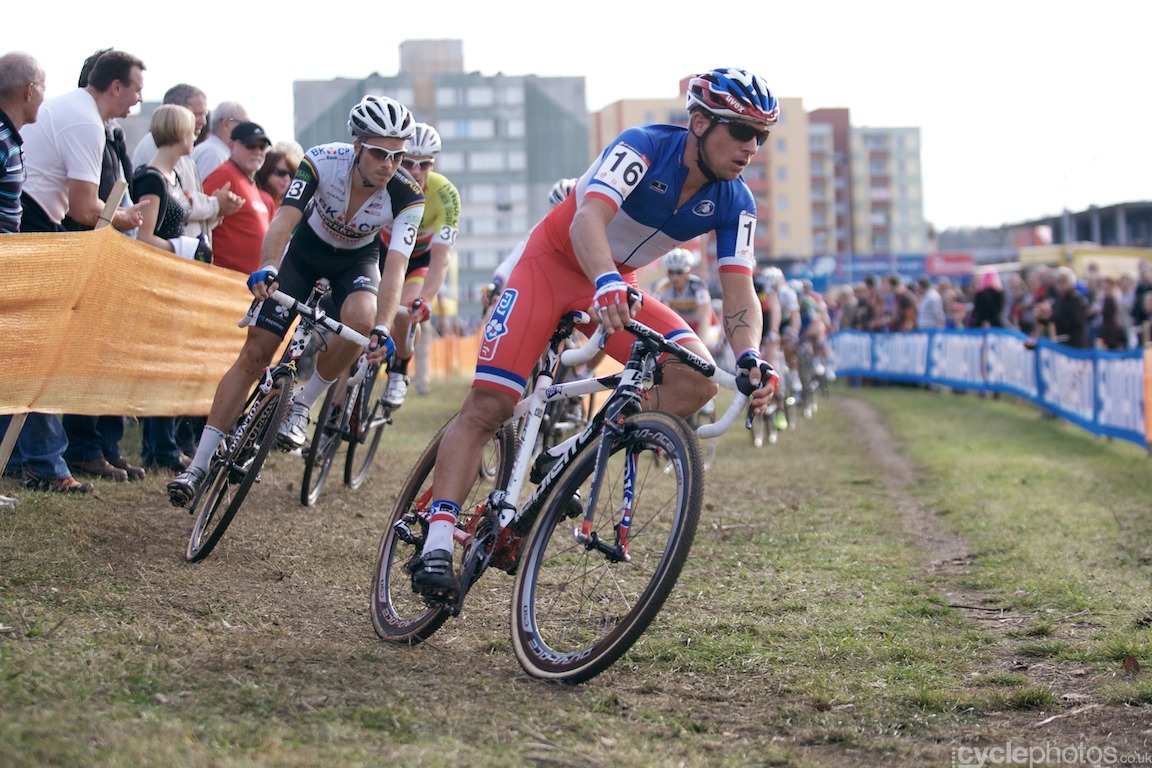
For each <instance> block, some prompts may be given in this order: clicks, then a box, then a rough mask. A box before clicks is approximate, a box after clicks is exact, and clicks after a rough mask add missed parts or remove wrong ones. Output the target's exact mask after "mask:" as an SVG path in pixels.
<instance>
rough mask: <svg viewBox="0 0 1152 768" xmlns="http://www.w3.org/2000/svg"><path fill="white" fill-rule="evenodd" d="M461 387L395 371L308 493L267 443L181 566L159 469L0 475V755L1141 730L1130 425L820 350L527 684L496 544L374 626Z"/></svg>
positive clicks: (829, 760) (1088, 751) (587, 747)
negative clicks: (415, 636) (43, 480)
mask: <svg viewBox="0 0 1152 768" xmlns="http://www.w3.org/2000/svg"><path fill="white" fill-rule="evenodd" d="M464 391H465V384H464V383H463V382H455V383H452V384H448V385H442V386H441V387H440V388H439V389H437V390H436V393H435V396H432V397H417V396H415V395H413V396H412V397H410V398H409V400H408V403H407V404H406V405H405V406H404V408H403V409H402V410H401V411H400V412H399V413H398V414H397V418H396V424H395V425H393V426H392V427H390V428H389V430H390V431H389V432H388V433H387V434H386V436H385V442H386V446H385V450H384V451H383V452H382V454H381V455H380V456H379V457H378V458H377V472H376V474H375V475H374V476H373V477H372V478H370V480H369V482H368V483H367V484H366V486H365V487H364V488H362V489H361V490H360V491H358V492H355V493H353V492H349V491H347V490H346V489H344V488H342V487H341V486H339V485H330V486H329V487H328V488H327V489H326V490H325V493H324V495H323V496H322V497H321V500H320V502H319V504H318V506H317V507H315V508H313V509H306V508H304V507H301V506H300V505H299V503H298V498H297V497H298V495H299V482H300V476H301V474H302V466H301V462H300V460H299V459H298V458H295V457H292V456H288V455H275V456H274V457H273V458H272V460H271V461H270V462H269V464H268V465H267V468H266V469H265V471H264V472H263V482H262V483H261V484H260V485H259V486H257V487H256V489H255V490H254V491H253V494H252V496H251V497H250V500H249V502H248V504H247V505H246V506H245V508H244V509H243V510H242V511H241V513H240V515H239V516H238V517H237V519H236V521H235V522H234V523H233V525H232V527H231V528H230V529H229V531H228V534H227V535H226V536H225V538H224V540H223V541H222V543H221V544H220V545H219V546H218V547H217V549H216V551H215V552H213V554H212V555H211V556H210V557H209V558H208V559H207V560H206V561H204V562H202V563H199V564H195V565H191V564H188V563H185V562H184V560H183V552H184V547H185V544H186V541H187V536H188V532H189V528H190V525H191V520H190V518H189V517H188V515H187V513H185V512H184V511H182V510H177V509H175V508H173V507H171V506H169V505H168V503H167V499H166V496H165V495H164V492H163V483H164V480H165V478H159V477H150V478H148V479H147V480H145V481H144V482H142V483H135V484H125V485H108V484H104V485H101V486H99V489H98V494H97V495H96V498H87V499H82V498H62V497H58V496H47V495H43V494H27V493H21V492H18V489H17V487H16V484H15V482H14V481H12V480H10V479H8V480H3V481H0V493H3V494H7V495H19V497H20V500H19V504H18V505H17V507H16V508H15V509H13V510H0V699H2V702H3V703H2V709H0V712H2V715H0V766H45V765H52V766H55V765H59V766H93V765H99V766H154V765H166V766H345V765H348V766H359V765H363V766H375V765H384V764H417V765H422V766H458V765H468V766H521V765H536V766H909V767H911V766H936V765H939V766H948V765H964V764H972V765H975V764H977V760H979V759H981V757H982V758H983V762H984V764H995V762H994V760H995V759H996V757H997V756H1000V757H1001V758H1003V757H1004V754H1003V752H996V751H995V750H996V749H997V748H1004V747H1006V746H1007V745H1009V744H1010V745H1013V746H1015V747H1017V748H1026V749H1028V750H1031V752H1030V753H1029V755H1027V756H1031V757H1035V756H1036V755H1038V754H1039V755H1041V756H1042V757H1044V759H1045V760H1047V763H1045V762H1044V760H1035V759H1034V760H1033V762H1034V763H1035V764H1052V765H1057V764H1059V765H1068V764H1073V765H1080V764H1083V765H1088V764H1091V762H1090V760H1088V758H1091V757H1093V756H1096V755H1097V754H1098V755H1101V756H1103V757H1102V758H1101V760H1100V761H1098V762H1102V763H1103V762H1105V761H1106V758H1107V756H1108V755H1109V754H1111V755H1114V756H1116V761H1115V762H1119V760H1120V757H1123V756H1128V757H1129V759H1128V761H1127V762H1128V763H1129V764H1131V763H1136V762H1137V760H1138V758H1141V757H1142V758H1143V760H1144V762H1145V763H1148V762H1152V707H1150V705H1152V678H1150V676H1149V673H1148V672H1146V671H1143V669H1142V668H1143V667H1146V666H1147V665H1148V664H1152V585H1150V583H1149V575H1150V573H1152V571H1150V565H1152V544H1150V543H1149V542H1150V541H1152V515H1150V514H1149V499H1150V498H1152V474H1150V473H1149V459H1148V457H1147V456H1146V454H1145V453H1144V451H1143V450H1142V449H1139V448H1137V447H1135V446H1132V445H1128V444H1125V443H1119V442H1110V441H1106V440H1102V439H1100V438H1096V437H1093V436H1091V435H1088V434H1086V433H1084V432H1083V431H1082V430H1079V429H1077V428H1075V427H1072V426H1070V425H1068V424H1065V423H1062V422H1059V421H1050V420H1044V419H1041V418H1040V417H1039V414H1038V413H1037V412H1036V411H1035V410H1034V409H1033V408H1031V407H1030V406H1028V405H1026V404H1022V403H1019V402H1014V401H1009V400H989V399H981V398H978V397H974V396H971V395H953V394H938V393H930V392H926V391H924V390H919V389H913V388H905V387H891V388H875V389H873V388H865V389H859V388H857V389H850V388H848V387H846V386H843V385H842V383H837V384H836V385H835V388H834V390H833V397H832V398H831V399H829V400H826V401H824V402H823V403H822V404H821V407H820V409H819V412H818V413H817V414H816V416H815V418H813V419H811V420H804V421H802V422H801V423H799V424H798V425H797V428H796V429H795V430H793V431H789V432H788V433H786V434H784V435H782V436H781V439H780V442H779V443H778V444H777V445H774V446H767V447H765V448H762V449H756V448H753V447H752V443H751V440H750V438H749V437H748V435H747V434H746V433H744V432H743V430H742V429H740V428H739V427H738V428H736V429H734V430H733V431H732V432H731V433H729V434H728V435H725V436H724V437H723V438H721V439H720V441H719V447H718V453H717V458H716V461H715V463H714V465H713V467H712V468H711V469H710V470H709V472H708V478H707V488H706V509H705V513H704V516H703V519H702V522H701V526H700V530H699V532H698V534H697V538H696V543H695V545H694V547H693V553H692V557H691V558H690V561H689V565H688V567H687V568H686V569H685V571H684V573H683V574H682V576H681V579H680V582H679V584H678V585H677V588H676V590H675V592H674V593H673V596H672V598H671V599H670V600H669V602H668V604H667V605H666V606H665V608H664V610H663V611H662V613H661V615H660V616H659V617H658V618H657V620H656V621H655V622H654V624H653V625H652V627H651V628H650V629H649V630H648V632H647V633H646V634H645V636H644V637H643V638H642V640H641V641H640V642H639V643H638V644H637V645H636V646H635V647H633V649H632V650H631V651H630V652H629V653H627V654H626V655H625V656H624V658H623V659H622V660H621V661H619V662H617V664H616V665H615V666H613V667H612V668H611V669H609V670H608V671H607V672H606V673H604V674H603V675H601V676H599V677H597V678H595V679H594V680H592V681H591V682H589V683H586V684H584V685H581V686H575V687H571V686H558V685H545V684H541V683H538V682H535V681H533V680H531V679H529V678H528V677H526V676H525V674H524V673H523V671H522V670H521V669H520V667H519V666H518V664H517V663H516V661H515V659H514V658H513V656H512V652H511V643H510V640H509V628H508V624H509V616H508V613H509V594H510V589H511V579H510V578H509V577H508V576H506V575H505V574H503V573H501V572H494V571H490V572H489V573H487V574H486V575H485V576H484V577H483V579H482V580H481V582H480V583H478V584H477V585H476V587H475V588H474V589H473V591H472V592H471V593H470V595H469V604H468V606H467V607H466V609H465V612H464V613H463V614H462V615H461V616H460V617H458V618H456V619H452V620H450V621H449V622H448V624H446V625H445V626H444V627H443V628H442V629H441V630H440V631H439V632H438V633H437V634H436V635H435V636H434V637H433V638H432V640H430V641H429V642H426V643H424V644H422V645H419V646H414V647H407V646H396V645H390V644H385V643H383V642H382V641H380V640H378V639H377V638H376V636H375V635H374V633H373V631H372V626H371V621H370V619H369V614H368V588H369V581H370V579H371V571H372V567H373V563H374V559H375V554H376V547H377V545H378V542H379V536H380V533H381V528H382V526H383V520H384V519H385V517H386V515H387V514H388V513H389V510H390V506H391V504H392V502H393V500H394V494H395V491H396V489H397V488H398V486H399V484H400V483H401V482H402V480H403V477H404V475H405V473H406V472H407V470H408V468H409V466H410V465H411V464H412V462H413V461H414V460H415V458H416V456H417V455H418V453H419V452H420V450H421V449H422V448H423V446H424V443H425V442H426V441H427V440H428V438H429V437H431V435H432V434H433V433H434V432H435V431H436V429H437V428H438V427H439V426H440V425H441V424H442V423H443V422H444V421H445V420H446V419H447V418H448V417H449V416H450V415H451V412H452V411H453V410H454V409H455V407H456V405H457V404H458V403H459V401H460V399H461V398H462V396H463V393H464ZM133 439H136V432H135V431H134V430H132V429H130V431H129V438H128V440H129V441H131V440H133ZM1046 746H1047V749H1048V752H1047V753H1039V752H1036V751H1035V750H1042V749H1044V748H1045V747H1046ZM1053 748H1058V749H1059V750H1064V751H1063V753H1060V752H1053V751H1052V749H1053ZM981 750H983V751H981ZM1068 750H1079V753H1078V754H1079V755H1081V756H1083V757H1085V758H1086V759H1085V761H1081V762H1071V761H1069V760H1068V759H1066V758H1068V757H1069V756H1072V752H1068ZM1092 750H1098V752H1092ZM1108 750H1112V751H1111V752H1109V751H1108ZM1054 758H1055V759H1054ZM966 760H970V761H971V762H970V763H966V762H965V761H966ZM1017 762H1018V763H1019V762H1020V761H1017ZM1000 764H1005V761H1004V760H1001V763H1000ZM1024 764H1027V760H1025V761H1024Z"/></svg>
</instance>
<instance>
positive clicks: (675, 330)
mask: <svg viewBox="0 0 1152 768" xmlns="http://www.w3.org/2000/svg"><path fill="white" fill-rule="evenodd" d="M686 107H687V110H688V125H687V127H686V128H685V127H680V126H673V125H646V126H639V127H636V128H630V129H628V130H626V131H624V132H623V133H622V134H620V136H618V137H617V138H616V139H615V140H614V141H613V142H612V143H611V144H610V145H609V146H608V147H607V148H606V149H605V150H604V151H603V153H602V154H601V155H600V157H599V158H597V159H596V160H595V161H594V162H593V163H592V165H591V167H589V168H588V170H587V171H585V172H584V175H583V176H582V177H581V178H580V180H579V182H577V185H576V189H575V190H574V191H573V192H572V194H571V195H569V197H568V198H567V199H566V200H565V201H564V202H563V203H561V204H560V205H559V206H557V207H556V208H554V209H553V210H552V211H551V212H550V213H549V214H548V215H547V216H545V217H544V219H543V221H541V222H540V224H538V225H537V226H536V228H535V229H534V230H533V232H532V235H531V237H530V238H529V241H528V244H527V246H526V247H525V249H524V253H523V255H522V256H521V257H520V261H519V262H518V263H517V264H516V267H515V269H513V271H512V274H511V275H510V276H509V278H508V283H507V286H506V287H505V288H504V291H503V293H501V295H500V299H499V301H498V302H497V303H496V307H495V309H494V311H493V312H492V314H491V316H490V317H489V319H488V321H487V323H486V324H485V326H484V331H483V334H482V336H481V339H480V350H479V354H478V359H477V365H476V377H475V379H474V380H473V383H472V389H471V390H470V391H469V393H468V395H467V397H466V398H465V400H464V404H463V406H462V408H461V411H460V414H459V416H458V417H457V418H456V419H454V420H453V422H452V424H451V425H450V426H449V427H448V431H447V432H446V433H445V435H444V438H443V440H442V441H441V446H442V447H443V448H444V450H442V451H441V452H440V453H439V454H438V455H437V457H436V468H435V473H434V478H433V486H434V487H435V489H436V499H435V500H434V501H433V504H432V507H431V512H432V515H431V523H430V526H429V529H428V535H427V537H426V538H425V542H424V547H423V551H422V553H421V557H420V561H419V562H418V563H416V564H414V567H413V570H412V586H413V590H414V591H416V592H418V593H420V594H422V595H424V596H425V597H429V598H431V599H445V598H446V597H449V596H451V595H454V594H455V593H456V591H457V590H458V585H457V583H456V578H455V575H454V574H453V571H452V549H453V544H452V535H453V529H454V526H455V521H456V516H457V514H458V513H459V510H460V507H459V504H460V502H461V501H462V500H463V498H464V497H465V495H466V494H467V492H468V491H469V489H470V488H471V487H472V484H473V482H474V481H475V478H476V473H477V471H478V467H479V464H480V457H481V455H482V452H483V448H484V445H485V444H486V443H487V442H488V441H489V440H491V438H492V434H493V433H494V432H495V431H496V430H497V429H498V428H499V426H500V424H501V423H502V422H503V421H504V420H505V419H506V418H508V417H509V416H510V415H511V414H512V411H513V408H514V407H515V404H516V402H517V400H518V399H519V397H520V396H521V395H522V394H523V392H524V388H525V386H526V383H527V377H528V375H529V373H530V372H531V370H532V366H533V364H534V363H535V362H536V360H537V358H538V357H539V356H540V353H541V351H542V350H543V349H544V347H545V345H546V344H547V342H548V339H549V337H550V336H551V334H552V332H553V330H554V329H555V328H556V324H557V322H558V321H559V320H560V318H561V317H562V316H563V315H564V314H565V313H567V312H569V311H571V310H590V311H591V313H592V316H593V319H594V324H599V325H602V326H603V327H604V329H605V330H606V331H608V332H609V333H611V335H610V336H609V337H608V341H607V343H606V345H605V352H607V353H608V354H609V355H611V356H612V357H613V358H615V359H616V360H623V359H626V358H627V355H628V352H629V349H630V347H631V343H632V338H633V337H632V336H631V335H630V334H628V333H613V332H614V331H619V330H621V329H623V328H624V327H625V326H626V324H627V323H628V322H629V320H630V318H631V317H633V316H635V317H637V318H638V319H639V320H640V321H641V322H643V323H645V324H647V325H649V326H650V327H652V328H654V329H656V330H657V331H659V332H660V333H662V334H664V335H665V336H666V337H668V338H670V339H673V340H675V341H678V342H680V343H681V344H683V345H684V346H685V347H687V348H689V349H690V350H692V351H693V352H694V353H696V354H697V355H699V356H700V357H702V358H704V359H707V360H711V359H712V356H711V354H710V353H709V351H708V348H707V347H706V346H705V345H704V343H703V342H702V341H701V340H700V339H699V338H698V337H697V336H696V334H695V333H694V332H693V331H692V329H691V328H690V327H689V326H688V324H687V323H686V322H685V321H684V319H683V318H681V317H680V316H679V315H678V314H676V312H675V311H674V310H672V309H671V308H669V307H668V306H666V305H664V304H661V303H660V302H659V301H657V300H656V299H654V298H651V297H647V296H645V297H644V301H643V303H640V302H634V301H633V291H637V293H638V288H637V285H636V277H635V271H636V270H637V269H638V268H640V267H643V266H645V265H647V264H651V263H652V262H654V261H656V260H657V259H659V258H660V257H662V256H663V255H664V254H666V253H668V251H670V250H672V249H673V248H676V247H679V246H680V245H682V244H683V243H685V242H688V241H689V240H691V239H693V238H695V237H698V236H700V235H703V234H705V233H712V238H711V239H712V241H713V242H714V243H715V250H716V262H717V267H718V270H719V274H720V287H721V293H722V296H723V301H724V309H723V318H722V323H723V328H724V332H725V334H726V336H727V338H728V342H729V344H731V346H732V349H733V350H734V351H735V352H736V357H737V361H738V366H739V367H740V368H741V369H742V372H744V373H746V374H747V376H748V380H749V381H750V382H751V383H752V384H753V385H754V387H755V390H754V392H753V393H752V404H753V407H754V408H756V409H757V411H758V412H763V411H764V409H765V407H766V406H767V404H768V400H769V398H770V397H771V396H772V393H773V391H774V389H775V384H776V379H777V377H776V373H775V371H774V370H773V369H772V367H771V366H770V365H769V364H768V363H766V362H765V361H764V360H763V359H762V358H761V357H760V332H761V322H760V303H759V301H758V299H757V297H756V291H755V288H754V287H753V284H752V272H753V269H754V267H755V266H756V261H755V258H754V255H753V243H754V236H755V229H756V203H755V200H754V199H753V197H752V193H751V191H750V190H749V189H748V186H747V184H745V183H744V180H743V179H742V178H741V177H740V174H741V173H742V172H743V171H744V169H745V168H746V167H747V166H748V164H749V163H750V162H751V160H752V158H753V156H755V154H756V152H757V151H758V150H759V149H760V147H761V146H762V145H763V144H764V142H765V141H766V140H767V138H768V129H769V128H770V127H771V126H772V125H774V124H775V123H776V121H777V119H778V118H779V107H778V105H777V101H776V98H775V97H773V96H772V94H771V93H770V92H769V91H768V88H767V87H766V86H765V85H764V83H763V81H762V80H760V78H758V77H756V76H755V75H752V74H750V73H748V72H745V71H744V70H740V69H716V70H713V71H711V72H707V73H705V74H702V75H699V76H697V77H694V78H692V79H691V80H690V81H689V84H688V92H687V105H686ZM594 324H593V325H589V326H586V327H584V328H581V329H580V330H581V331H582V332H584V333H591V332H592V330H593V329H594V327H595V325H594ZM662 375H663V378H662V383H661V384H659V385H658V386H656V387H654V388H653V390H652V391H651V393H650V397H649V400H648V402H647V407H651V408H655V409H660V410H667V411H672V412H674V413H676V414H679V415H680V416H684V417H687V416H688V415H690V414H692V413H693V412H694V411H696V410H698V409H699V408H700V407H701V406H703V405H704V404H705V403H707V402H708V401H709V400H710V399H711V398H712V397H713V396H714V395H715V394H716V391H717V387H716V385H715V384H713V383H712V382H711V381H710V380H708V379H705V378H704V377H702V376H700V375H699V374H697V373H695V372H694V371H692V370H690V369H688V368H686V367H685V366H683V365H679V364H669V365H666V366H664V368H663V374H662Z"/></svg>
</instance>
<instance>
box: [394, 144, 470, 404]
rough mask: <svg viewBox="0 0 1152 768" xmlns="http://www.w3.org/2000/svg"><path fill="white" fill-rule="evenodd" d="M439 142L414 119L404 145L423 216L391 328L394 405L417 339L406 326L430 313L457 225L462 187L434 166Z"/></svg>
mask: <svg viewBox="0 0 1152 768" xmlns="http://www.w3.org/2000/svg"><path fill="white" fill-rule="evenodd" d="M440 147H441V142H440V134H439V133H437V132H436V129H435V128H433V127H432V126H430V125H428V124H427V123H416V132H415V133H414V134H413V136H412V138H410V139H408V143H407V145H406V146H405V153H406V154H405V157H404V161H403V167H404V170H405V171H406V172H407V173H408V175H409V176H411V177H412V178H413V179H415V180H416V183H417V184H419V185H420V187H421V188H422V189H423V190H424V218H423V219H422V220H421V221H420V232H419V234H418V235H417V238H416V245H415V247H414V248H413V250H412V256H411V257H410V258H409V259H408V271H407V274H406V275H405V278H404V289H403V292H402V293H401V296H400V302H401V303H402V304H403V305H405V306H407V307H408V314H407V315H402V314H401V315H397V316H396V320H395V323H394V326H393V328H392V338H393V339H395V340H396V355H395V356H394V357H393V358H392V360H391V362H389V364H388V386H387V388H386V389H385V390H384V398H383V399H384V402H385V404H387V405H388V406H389V407H391V408H393V409H396V408H399V407H400V406H401V405H403V404H404V397H405V396H406V395H407V394H408V382H409V378H408V364H409V362H411V360H412V354H413V352H415V347H416V340H417V339H416V336H413V337H412V339H411V341H410V340H409V334H408V327H409V325H410V324H411V323H416V324H417V327H416V333H417V334H419V333H420V326H419V324H420V323H423V322H425V321H426V320H428V318H429V317H430V316H431V308H432V303H433V302H434V301H435V299H436V294H437V292H438V291H439V290H440V286H441V285H443V283H444V277H445V276H446V275H447V274H448V263H449V260H450V258H451V256H452V245H453V244H454V243H455V242H456V234H457V232H458V231H459V227H460V193H459V192H458V191H457V190H456V186H455V185H454V184H453V183H452V182H451V181H449V180H448V179H447V177H445V176H443V175H442V174H439V173H436V172H435V171H433V170H432V169H433V167H435V165H436V156H437V155H439V154H440ZM381 237H382V238H384V241H385V242H388V240H389V237H390V233H389V232H387V231H385V232H381ZM424 364H427V361H424Z"/></svg>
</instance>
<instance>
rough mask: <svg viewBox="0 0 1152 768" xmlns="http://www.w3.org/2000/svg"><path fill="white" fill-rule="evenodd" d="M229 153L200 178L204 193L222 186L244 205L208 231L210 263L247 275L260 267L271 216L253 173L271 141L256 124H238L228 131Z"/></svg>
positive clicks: (257, 168) (261, 163)
mask: <svg viewBox="0 0 1152 768" xmlns="http://www.w3.org/2000/svg"><path fill="white" fill-rule="evenodd" d="M231 143H232V147H231V154H230V155H229V157H228V160H226V161H225V162H223V163H221V164H220V167H219V168H217V169H216V170H214V171H212V173H210V174H208V178H206V179H204V192H205V193H206V194H209V195H211V194H213V193H214V192H215V191H216V190H218V189H224V188H225V186H226V185H230V186H229V188H230V189H231V190H232V192H234V193H235V194H237V195H239V196H240V197H242V198H243V199H244V204H243V205H242V206H241V207H240V209H239V210H237V211H236V212H235V213H233V214H232V215H231V216H228V217H226V218H225V219H224V221H222V222H221V223H220V224H219V225H218V226H217V227H216V228H215V229H214V230H212V263H213V264H215V265H216V266H218V267H224V268H226V269H234V270H236V271H237V272H240V273H242V274H244V275H250V274H252V273H253V272H255V271H256V270H257V269H259V268H260V246H261V245H262V244H263V242H264V235H265V234H266V233H267V232H268V225H269V224H270V223H271V221H272V213H271V211H269V210H268V206H266V205H265V204H264V200H263V199H262V198H261V197H260V190H259V188H257V186H256V171H258V170H260V166H262V165H263V164H264V156H265V155H266V154H267V153H268V147H270V146H271V145H272V142H271V141H270V140H269V139H268V137H267V136H266V135H265V134H264V129H263V128H261V127H260V126H259V125H257V124H256V123H240V124H238V125H237V126H236V127H235V128H233V129H232V133H231Z"/></svg>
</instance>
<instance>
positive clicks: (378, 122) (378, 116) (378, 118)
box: [348, 96, 416, 140]
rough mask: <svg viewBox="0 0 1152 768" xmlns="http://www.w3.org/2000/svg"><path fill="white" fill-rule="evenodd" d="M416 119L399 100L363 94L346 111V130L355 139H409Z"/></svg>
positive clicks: (413, 130)
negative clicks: (363, 95)
mask: <svg viewBox="0 0 1152 768" xmlns="http://www.w3.org/2000/svg"><path fill="white" fill-rule="evenodd" d="M415 127H416V121H415V120H413V119H412V113H411V112H409V111H408V108H407V107H405V106H404V105H403V104H401V103H400V102H398V101H396V100H395V99H390V98H388V97H387V96H365V97H364V98H362V99H361V100H360V103H359V104H357V105H356V106H354V107H352V111H351V112H349V113H348V132H349V133H351V134H352V135H353V136H354V137H356V138H357V139H370V138H372V137H374V136H378V137H380V138H382V139H405V140H407V139H410V138H412V134H413V133H414V132H415Z"/></svg>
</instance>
